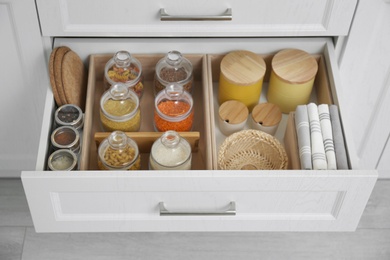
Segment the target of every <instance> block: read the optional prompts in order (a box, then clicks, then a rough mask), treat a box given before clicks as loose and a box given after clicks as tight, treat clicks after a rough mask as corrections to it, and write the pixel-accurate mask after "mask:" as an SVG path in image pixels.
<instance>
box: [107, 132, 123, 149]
mask: <svg viewBox="0 0 390 260" xmlns="http://www.w3.org/2000/svg"><path fill="white" fill-rule="evenodd" d="M108 143H109V144H110V146H111V147H112V148H114V149H118V150H119V149H124V148H126V146H127V135H126V134H125V133H124V132H122V131H114V132H112V133H111V134H110V136H109V137H108Z"/></svg>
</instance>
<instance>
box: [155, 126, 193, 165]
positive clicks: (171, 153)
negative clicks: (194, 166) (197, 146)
mask: <svg viewBox="0 0 390 260" xmlns="http://www.w3.org/2000/svg"><path fill="white" fill-rule="evenodd" d="M191 159H192V154H191V146H190V144H189V143H188V142H187V140H186V139H184V138H183V137H181V136H180V135H179V134H178V133H177V132H176V131H167V132H165V133H164V134H163V135H162V136H161V137H160V138H159V139H157V140H156V141H155V142H154V143H153V145H152V149H151V152H150V158H149V169H150V170H190V169H191Z"/></svg>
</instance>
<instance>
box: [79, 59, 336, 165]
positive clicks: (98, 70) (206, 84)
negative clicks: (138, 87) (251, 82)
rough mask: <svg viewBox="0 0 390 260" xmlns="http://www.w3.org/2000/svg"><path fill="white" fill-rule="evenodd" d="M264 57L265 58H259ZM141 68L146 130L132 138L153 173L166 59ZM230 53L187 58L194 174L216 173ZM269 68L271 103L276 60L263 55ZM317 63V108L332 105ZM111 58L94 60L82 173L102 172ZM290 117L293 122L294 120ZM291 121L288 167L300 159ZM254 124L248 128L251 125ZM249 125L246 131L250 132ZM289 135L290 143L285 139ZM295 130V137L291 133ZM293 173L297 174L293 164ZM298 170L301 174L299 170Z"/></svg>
mask: <svg viewBox="0 0 390 260" xmlns="http://www.w3.org/2000/svg"><path fill="white" fill-rule="evenodd" d="M259 55H261V54H259ZM134 56H135V57H136V58H137V59H138V60H139V61H140V62H141V64H142V68H143V76H144V94H143V96H142V98H141V105H140V106H141V114H142V118H141V128H140V131H139V132H136V133H127V134H128V136H130V137H131V138H133V139H134V140H135V141H136V142H137V144H138V145H139V148H140V151H141V169H142V170H147V169H148V160H149V152H150V149H151V146H152V144H153V142H154V141H155V140H156V139H157V138H158V137H159V136H160V135H161V134H160V133H157V132H154V129H153V111H154V103H153V102H154V95H153V78H154V69H155V65H156V63H157V62H158V61H159V60H160V59H161V58H162V57H163V55H153V54H149V55H146V54H145V55H134ZM224 56H225V54H218V55H217V54H205V55H187V56H186V58H188V59H189V60H190V61H191V63H192V64H193V66H194V84H195V87H194V88H195V89H194V93H193V98H194V109H195V120H194V127H193V132H187V133H186V132H183V133H181V135H182V136H183V137H184V138H186V139H187V140H188V141H189V142H190V144H191V147H192V151H193V163H192V165H193V167H192V169H193V170H211V169H212V170H217V169H218V166H217V153H218V149H219V146H220V145H221V143H222V142H223V140H224V139H225V136H224V135H222V134H221V132H220V130H219V127H218V122H217V120H218V107H219V104H218V99H217V96H218V81H219V73H220V70H219V68H220V63H221V60H222V58H223V57H224ZM261 56H262V58H263V59H264V60H265V62H266V64H267V73H266V75H265V77H264V84H263V93H262V95H261V98H260V102H266V99H265V95H266V91H267V89H268V80H269V75H270V69H269V68H271V61H272V57H273V55H271V54H269V55H261ZM314 57H315V58H316V60H317V62H318V73H317V76H316V80H315V83H314V91H313V93H312V98H311V102H315V103H318V104H333V99H332V94H331V91H330V86H329V81H328V75H327V71H326V66H325V62H324V58H323V57H322V55H314ZM111 58H112V55H95V54H92V55H91V56H90V63H89V77H88V91H87V100H86V112H85V124H84V136H83V137H84V138H83V144H82V147H83V149H82V152H81V156H80V162H79V165H80V167H79V168H80V170H98V167H97V147H98V145H99V143H100V141H102V140H103V139H104V138H105V137H107V136H108V134H109V133H108V132H102V126H101V123H100V117H99V109H100V104H99V102H100V97H101V96H102V94H103V92H104V90H103V89H104V87H103V84H104V82H103V78H104V66H105V64H106V62H107V61H108V60H109V59H111ZM289 118H290V119H289ZM288 120H291V117H289V116H288V115H287V114H284V115H283V117H282V122H281V123H280V126H279V129H278V131H277V133H276V137H277V138H278V139H279V141H280V142H281V143H282V144H283V143H286V152H287V155H288V157H289V162H291V161H295V160H297V155H298V153H297V150H296V147H297V140H296V138H294V137H295V132H294V131H293V130H294V129H288V128H287V126H288V125H289V123H288V122H287V121H288ZM247 125H249V123H247ZM248 127H249V126H246V128H248ZM286 130H288V131H289V133H287V135H286V136H287V137H288V139H287V140H284V136H285V133H286ZM290 131H292V133H290ZM289 169H294V168H293V167H292V165H291V163H290V164H289ZM297 170H299V169H297Z"/></svg>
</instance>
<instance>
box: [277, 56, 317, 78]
mask: <svg viewBox="0 0 390 260" xmlns="http://www.w3.org/2000/svg"><path fill="white" fill-rule="evenodd" d="M272 70H273V71H274V73H275V74H276V75H277V76H278V77H279V78H280V79H282V80H284V81H287V82H289V83H292V84H302V83H306V82H308V81H310V80H312V79H313V78H314V77H315V75H316V74H317V71H318V64H317V61H316V60H315V59H314V57H313V56H311V55H310V54H308V53H307V52H305V51H302V50H298V49H286V50H282V51H280V52H278V53H277V54H275V56H274V57H273V58H272Z"/></svg>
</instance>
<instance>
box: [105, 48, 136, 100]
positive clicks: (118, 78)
mask: <svg viewBox="0 0 390 260" xmlns="http://www.w3.org/2000/svg"><path fill="white" fill-rule="evenodd" d="M104 83H105V84H104V87H105V89H104V90H107V89H108V88H110V86H111V85H114V84H116V83H123V84H125V85H126V86H127V87H128V88H129V89H131V90H133V91H134V92H135V93H136V94H137V96H138V97H139V98H141V97H142V95H143V93H144V84H143V76H142V65H141V62H140V61H139V60H138V59H136V58H134V57H133V56H132V55H131V54H130V53H129V52H128V51H118V52H117V53H115V55H114V56H113V57H112V59H110V60H109V61H108V62H107V63H106V66H105V67H104Z"/></svg>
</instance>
